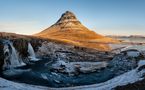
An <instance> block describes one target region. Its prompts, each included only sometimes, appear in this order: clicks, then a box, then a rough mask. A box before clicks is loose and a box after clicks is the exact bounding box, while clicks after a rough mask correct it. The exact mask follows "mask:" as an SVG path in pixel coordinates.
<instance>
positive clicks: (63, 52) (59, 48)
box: [37, 42, 114, 62]
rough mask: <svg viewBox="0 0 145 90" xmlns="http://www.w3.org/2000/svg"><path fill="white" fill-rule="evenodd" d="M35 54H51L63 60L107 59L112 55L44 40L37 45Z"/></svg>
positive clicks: (41, 55)
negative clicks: (39, 45)
mask: <svg viewBox="0 0 145 90" xmlns="http://www.w3.org/2000/svg"><path fill="white" fill-rule="evenodd" d="M37 55H39V56H40V57H43V56H51V57H53V58H56V60H59V59H60V60H64V61H70V62H75V61H109V60H111V59H112V57H113V56H114V54H113V53H110V52H103V51H97V50H94V49H88V48H82V47H77V46H73V45H62V44H55V43H53V42H44V43H42V46H41V47H39V49H38V51H37Z"/></svg>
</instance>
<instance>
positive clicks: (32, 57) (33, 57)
mask: <svg viewBox="0 0 145 90" xmlns="http://www.w3.org/2000/svg"><path fill="white" fill-rule="evenodd" d="M28 53H29V58H30V59H31V61H38V60H39V59H37V58H36V55H35V52H34V49H33V47H32V45H31V43H28Z"/></svg>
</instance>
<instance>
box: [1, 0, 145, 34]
mask: <svg viewBox="0 0 145 90" xmlns="http://www.w3.org/2000/svg"><path fill="white" fill-rule="evenodd" d="M67 10H69V11H72V12H73V13H74V14H75V15H76V16H77V18H78V19H79V20H80V21H81V22H82V24H84V25H85V26H87V27H88V28H89V29H91V30H94V31H95V32H97V33H100V34H104V35H109V34H111V35H112V34H113V35H133V34H134V35H135V34H136V35H145V0H0V32H14V33H19V34H28V35H31V34H34V33H38V32H40V31H42V30H44V29H45V28H47V27H49V26H51V25H52V24H54V23H55V22H56V21H57V20H58V19H59V18H60V16H61V14H62V13H64V12H65V11H67Z"/></svg>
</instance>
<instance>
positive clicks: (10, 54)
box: [3, 41, 25, 69]
mask: <svg viewBox="0 0 145 90" xmlns="http://www.w3.org/2000/svg"><path fill="white" fill-rule="evenodd" d="M3 50H4V55H5V59H4V68H9V69H10V68H14V67H18V66H23V65H25V63H24V62H23V61H22V60H21V59H19V56H18V54H17V51H16V49H15V47H14V46H13V44H12V43H11V42H9V41H7V42H6V43H5V44H4V49H3Z"/></svg>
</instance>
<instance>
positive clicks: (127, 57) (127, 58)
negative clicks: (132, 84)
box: [109, 49, 144, 75]
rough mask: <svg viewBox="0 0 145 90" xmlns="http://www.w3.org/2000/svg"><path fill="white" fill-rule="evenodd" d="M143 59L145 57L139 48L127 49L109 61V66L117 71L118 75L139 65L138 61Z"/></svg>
mask: <svg viewBox="0 0 145 90" xmlns="http://www.w3.org/2000/svg"><path fill="white" fill-rule="evenodd" d="M141 59H144V57H143V56H142V54H141V53H140V52H139V51H138V50H133V49H131V50H126V51H123V52H121V53H120V54H117V55H116V56H115V57H114V58H113V60H112V61H111V62H110V63H109V66H110V67H111V70H112V71H113V72H115V73H116V72H117V73H116V75H120V74H122V73H124V72H127V71H129V70H132V69H134V68H135V67H137V63H138V61H139V60H141Z"/></svg>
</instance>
